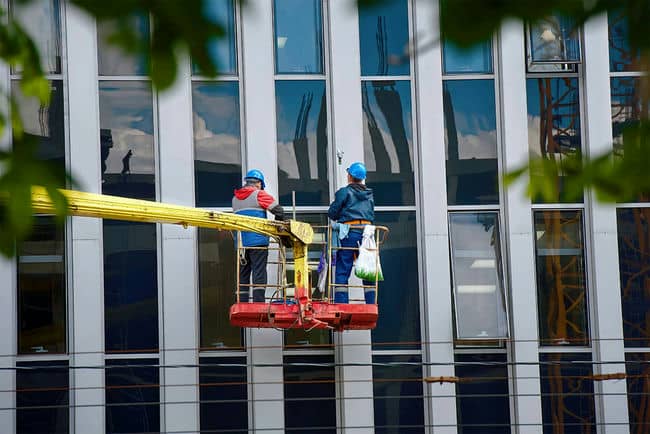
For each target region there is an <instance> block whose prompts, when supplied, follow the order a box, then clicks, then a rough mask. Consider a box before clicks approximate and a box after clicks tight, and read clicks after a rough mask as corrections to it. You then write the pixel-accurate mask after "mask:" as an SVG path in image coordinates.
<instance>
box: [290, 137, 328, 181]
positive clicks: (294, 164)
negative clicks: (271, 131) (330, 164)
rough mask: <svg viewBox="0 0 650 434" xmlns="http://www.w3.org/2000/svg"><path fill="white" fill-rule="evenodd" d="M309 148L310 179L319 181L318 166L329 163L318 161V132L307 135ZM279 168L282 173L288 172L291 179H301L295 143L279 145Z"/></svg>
mask: <svg viewBox="0 0 650 434" xmlns="http://www.w3.org/2000/svg"><path fill="white" fill-rule="evenodd" d="M307 142H308V143H307V147H308V149H309V177H310V178H311V179H318V165H319V164H325V165H326V164H327V161H318V155H317V153H316V149H317V147H318V145H317V143H316V132H315V131H311V132H309V133H308V134H307ZM278 167H279V168H280V170H281V171H283V172H286V173H287V175H288V176H289V179H299V178H300V176H299V172H298V160H297V158H296V152H295V148H294V145H293V141H290V142H279V143H278Z"/></svg>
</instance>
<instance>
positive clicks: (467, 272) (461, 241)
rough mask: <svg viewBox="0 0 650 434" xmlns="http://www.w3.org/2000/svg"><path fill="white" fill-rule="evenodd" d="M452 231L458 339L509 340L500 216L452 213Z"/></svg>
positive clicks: (450, 219) (450, 225)
mask: <svg viewBox="0 0 650 434" xmlns="http://www.w3.org/2000/svg"><path fill="white" fill-rule="evenodd" d="M449 229H450V232H451V234H450V235H451V253H452V277H453V285H454V305H455V308H456V338H458V339H494V338H507V337H508V318H507V312H506V294H505V289H504V284H503V267H502V262H501V261H502V252H501V242H500V239H499V236H500V235H499V219H498V214H497V213H496V212H484V213H451V214H450V215H449Z"/></svg>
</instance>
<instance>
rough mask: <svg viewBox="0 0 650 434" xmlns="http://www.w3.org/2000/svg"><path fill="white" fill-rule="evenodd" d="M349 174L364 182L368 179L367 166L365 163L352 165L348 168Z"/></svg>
mask: <svg viewBox="0 0 650 434" xmlns="http://www.w3.org/2000/svg"><path fill="white" fill-rule="evenodd" d="M348 173H349V174H350V176H352V177H353V178H356V179H361V180H364V179H366V166H365V164H363V163H358V162H357V163H352V164H350V167H348Z"/></svg>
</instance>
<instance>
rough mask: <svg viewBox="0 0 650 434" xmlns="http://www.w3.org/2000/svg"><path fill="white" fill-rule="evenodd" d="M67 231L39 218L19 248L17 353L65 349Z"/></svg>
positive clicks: (62, 350)
mask: <svg viewBox="0 0 650 434" xmlns="http://www.w3.org/2000/svg"><path fill="white" fill-rule="evenodd" d="M64 239H65V238H64V230H63V228H62V227H60V226H57V225H56V224H55V223H54V219H53V218H52V217H36V218H35V220H34V227H33V232H32V234H31V236H30V237H29V238H28V239H27V240H25V241H24V242H23V243H22V244H21V245H20V246H19V247H18V353H19V354H29V353H47V352H51V353H64V352H65V351H66V282H65V242H64Z"/></svg>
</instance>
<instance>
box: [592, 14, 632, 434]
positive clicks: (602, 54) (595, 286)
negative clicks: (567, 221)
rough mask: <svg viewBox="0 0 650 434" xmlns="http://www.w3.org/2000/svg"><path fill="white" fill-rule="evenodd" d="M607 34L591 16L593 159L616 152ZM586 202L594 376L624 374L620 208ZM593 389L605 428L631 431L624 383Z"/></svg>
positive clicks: (603, 22) (602, 383)
mask: <svg viewBox="0 0 650 434" xmlns="http://www.w3.org/2000/svg"><path fill="white" fill-rule="evenodd" d="M607 31H608V30H607V16H606V15H605V14H602V15H598V16H596V17H593V18H592V19H590V20H589V21H587V22H586V23H585V25H584V44H585V46H584V56H585V57H584V74H585V76H584V96H585V97H584V101H585V108H586V116H585V118H586V119H585V131H586V136H587V140H586V141H585V143H586V146H585V149H586V153H587V155H589V156H590V157H596V156H598V155H601V154H603V153H605V152H608V151H610V150H611V148H612V121H611V100H610V90H609V89H610V84H609V62H608V61H609V58H608V56H607V52H608V50H609V42H608V37H607ZM588 198H589V202H587V203H588V205H590V206H589V211H590V212H587V216H588V218H589V217H590V218H591V225H588V226H587V227H591V231H592V233H591V242H592V245H591V249H590V250H591V257H590V263H589V265H590V266H591V267H590V268H591V282H590V284H591V285H590V288H589V289H590V293H589V295H590V296H591V304H592V306H593V310H592V312H593V313H594V315H593V320H592V325H593V333H592V337H593V339H594V342H593V346H594V350H595V351H594V361H597V362H604V363H605V364H596V365H594V374H609V373H614V372H625V363H611V362H615V361H624V360H625V348H624V342H623V315H622V311H621V287H620V280H619V268H618V243H617V226H616V206H614V205H609V204H603V203H598V202H596V199H595V196H594V194H593V193H591V194H589V195H588ZM608 363H611V364H608ZM595 391H596V402H597V404H598V407H600V408H599V410H600V412H599V416H600V418H601V419H600V420H598V422H599V423H600V424H603V426H605V427H607V428H606V431H607V433H616V434H622V433H629V429H630V428H629V425H628V424H629V419H628V408H627V396H626V393H627V387H626V381H625V380H623V381H600V382H596V384H595Z"/></svg>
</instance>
